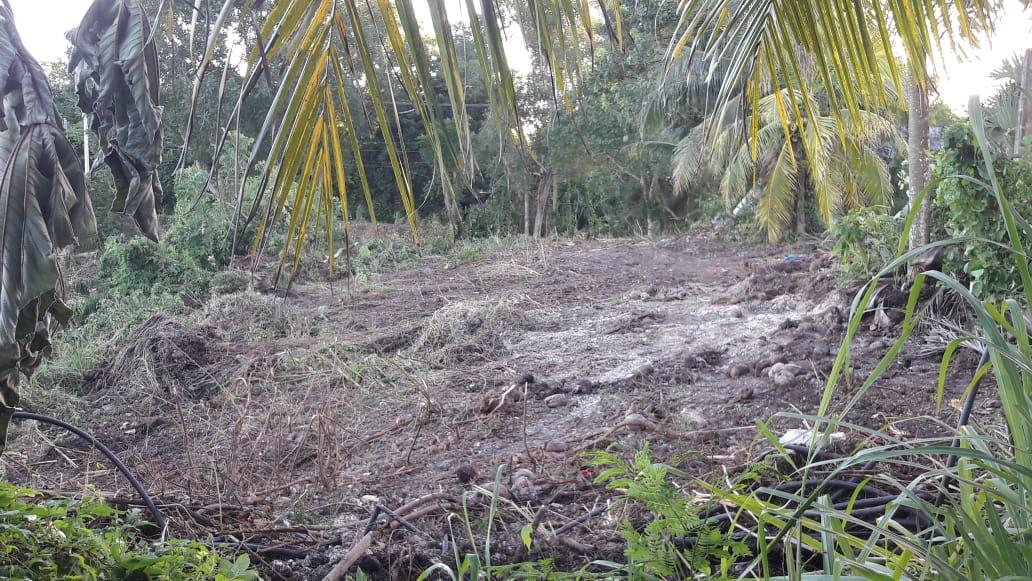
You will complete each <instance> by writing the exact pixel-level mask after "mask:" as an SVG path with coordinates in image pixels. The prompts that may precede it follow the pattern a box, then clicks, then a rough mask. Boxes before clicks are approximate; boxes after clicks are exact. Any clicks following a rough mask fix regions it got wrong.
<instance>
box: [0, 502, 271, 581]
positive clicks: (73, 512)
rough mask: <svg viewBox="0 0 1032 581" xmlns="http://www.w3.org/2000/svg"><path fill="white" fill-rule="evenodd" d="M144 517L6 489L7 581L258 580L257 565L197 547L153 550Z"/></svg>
mask: <svg viewBox="0 0 1032 581" xmlns="http://www.w3.org/2000/svg"><path fill="white" fill-rule="evenodd" d="M142 524H143V521H142V520H141V519H140V516H139V514H137V513H123V512H119V511H117V510H115V509H114V508H112V507H110V506H108V505H106V504H104V503H103V502H101V501H100V500H97V499H95V498H85V499H83V500H66V499H48V498H46V497H44V496H43V495H41V494H40V493H38V492H36V491H34V490H29V489H24V488H16V487H15V486H13V485H11V484H9V483H6V482H0V577H2V578H5V579H10V578H13V579H127V580H134V581H147V580H150V579H177V580H183V581H187V580H194V579H196V580H208V579H215V580H217V581H246V580H252V579H258V574H257V573H256V572H254V571H252V570H251V569H250V561H249V559H248V558H247V557H246V556H241V557H239V558H238V559H236V560H235V561H231V560H229V559H227V558H225V557H222V556H220V555H219V554H218V553H216V552H215V551H213V550H211V549H210V548H209V547H207V546H205V545H203V544H201V543H198V542H192V541H179V540H174V539H173V540H169V541H166V542H163V543H161V544H158V545H151V544H150V543H148V542H147V541H146V540H145V539H143V538H142V537H141V536H140V535H139V532H138V527H139V526H140V525H142Z"/></svg>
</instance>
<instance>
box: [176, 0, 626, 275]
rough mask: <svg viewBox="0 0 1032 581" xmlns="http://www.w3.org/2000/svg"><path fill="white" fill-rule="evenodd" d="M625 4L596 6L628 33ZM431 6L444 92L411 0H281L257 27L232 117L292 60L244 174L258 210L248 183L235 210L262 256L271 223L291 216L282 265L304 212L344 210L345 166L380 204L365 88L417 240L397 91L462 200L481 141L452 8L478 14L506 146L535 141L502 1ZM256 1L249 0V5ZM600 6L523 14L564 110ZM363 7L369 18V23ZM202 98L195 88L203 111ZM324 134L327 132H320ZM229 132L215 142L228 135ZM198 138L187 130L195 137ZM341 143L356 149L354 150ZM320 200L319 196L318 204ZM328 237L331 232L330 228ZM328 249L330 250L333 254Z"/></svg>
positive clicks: (578, 3) (543, 2) (537, 5)
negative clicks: (272, 71)
mask: <svg viewBox="0 0 1032 581" xmlns="http://www.w3.org/2000/svg"><path fill="white" fill-rule="evenodd" d="M237 4H238V3H237V2H236V1H235V0H226V2H225V4H224V5H223V9H222V10H221V11H220V16H219V18H218V19H217V20H216V22H215V23H214V26H213V28H212V31H211V35H210V37H209V40H208V44H207V46H209V47H211V46H212V45H213V43H214V42H217V39H219V38H221V37H220V36H219V35H221V34H223V28H224V27H225V25H226V22H228V18H226V19H224V18H223V15H228V14H230V13H231V12H232V9H233V7H235V6H236V5H237ZM619 4H620V3H619V1H618V0H599V2H598V7H600V8H601V10H602V13H603V14H604V15H605V16H606V17H607V18H608V19H609V22H610V23H611V24H612V25H613V26H614V35H619V34H620V33H621V32H622V30H621V29H622V23H621V20H620V18H619V14H618V13H619ZM428 7H429V14H430V16H431V22H430V25H431V27H432V33H433V37H434V40H435V41H436V48H437V56H438V57H439V61H438V62H439V63H440V73H441V75H442V77H443V80H444V83H443V84H444V95H443V96H442V95H438V94H437V92H436V90H435V88H434V76H433V72H432V71H431V67H430V62H431V58H430V56H431V51H432V50H433V49H432V48H431V47H429V46H427V43H426V42H425V41H424V30H423V29H422V28H421V27H420V23H419V22H417V19H416V12H415V9H414V6H413V2H412V0H396V1H394V0H369V2H363V0H340V1H335V0H316V1H311V0H282V1H277V2H275V3H271V4H270V5H269V6H268V14H267V15H266V19H265V24H264V25H263V26H262V28H261V30H259V34H258V37H259V38H261V39H267V41H266V42H265V43H264V44H260V45H259V46H255V47H253V48H252V49H251V52H250V55H249V57H248V63H249V67H250V69H249V71H248V73H247V75H245V78H247V79H248V82H245V83H244V91H242V93H241V98H240V99H239V100H238V105H237V107H236V108H235V109H234V111H233V113H232V114H231V118H230V120H229V123H227V125H228V124H230V123H231V122H232V118H233V117H238V116H239V115H240V112H241V110H242V108H243V106H242V104H243V103H244V102H245V101H246V96H247V95H246V92H247V91H249V90H250V88H252V87H253V83H252V82H251V81H252V80H253V79H255V78H256V76H257V71H258V70H260V68H261V67H262V66H264V63H266V62H269V61H271V60H278V61H280V62H283V63H284V72H283V75H282V80H281V83H280V86H279V89H278V92H277V94H276V95H275V96H274V98H273V102H272V106H271V108H270V109H269V111H268V114H267V115H266V118H265V120H264V122H263V125H262V128H261V130H260V131H259V134H258V138H257V139H256V143H255V147H254V151H253V153H252V157H251V158H250V159H249V160H248V163H247V164H246V166H245V172H244V174H245V175H244V177H247V176H251V175H255V174H256V175H258V176H259V187H258V191H257V195H256V197H255V199H254V200H253V202H252V203H251V205H250V208H244V207H243V204H244V199H243V198H244V195H243V189H242V188H241V190H240V191H238V195H237V205H238V212H237V213H238V214H239V215H241V216H242V220H243V221H245V222H249V221H251V220H255V219H257V220H258V221H259V227H258V238H257V239H256V243H255V245H254V250H255V253H256V256H255V257H256V258H257V256H258V255H259V254H260V253H261V251H262V250H263V249H264V246H265V244H264V240H266V239H267V236H268V234H269V232H270V231H271V228H272V227H273V226H274V225H275V224H279V223H283V222H285V223H286V224H287V228H288V230H289V232H288V234H289V237H290V239H291V241H290V243H288V245H287V247H286V248H285V249H284V252H283V254H282V255H281V257H280V265H281V268H282V266H283V265H284V264H285V263H286V261H287V259H288V258H290V257H291V256H290V255H289V253H293V254H292V257H293V258H294V260H295V263H296V260H297V258H298V257H299V252H300V248H301V245H302V244H303V243H304V239H305V237H306V236H307V235H308V234H309V233H310V232H311V231H312V230H311V228H310V227H309V226H308V224H309V223H310V222H312V221H313V220H316V219H315V218H309V217H308V215H307V213H309V212H310V213H312V214H315V213H318V212H323V211H325V210H326V208H328V207H331V206H329V205H328V204H327V201H328V200H333V199H334V198H337V199H339V200H340V202H339V204H340V206H341V207H346V205H347V193H346V191H345V190H344V186H345V183H346V176H345V175H344V172H345V171H346V170H347V167H348V165H349V164H348V163H347V162H348V160H351V165H353V166H354V167H355V170H354V171H356V172H357V173H358V174H359V177H360V183H361V184H362V188H363V190H364V193H365V194H366V201H367V204H370V206H371V196H370V193H369V188H368V185H367V181H366V178H365V176H364V170H363V167H362V161H361V154H360V151H359V148H358V144H357V141H356V135H357V132H356V131H355V126H354V118H355V115H353V114H352V109H353V108H354V107H355V106H354V105H353V104H351V103H349V95H352V94H356V95H362V96H363V97H365V98H367V99H368V100H369V102H370V103H371V105H372V111H373V115H372V119H371V121H372V124H373V125H375V126H376V127H377V128H378V129H379V131H380V137H381V138H382V139H383V142H384V144H385V149H386V152H387V155H388V158H389V160H390V166H391V169H392V171H393V174H394V178H395V179H394V181H395V185H396V186H397V189H398V191H399V195H400V197H401V200H402V206H403V208H404V211H405V214H406V219H407V221H408V222H409V225H410V227H411V230H412V233H413V236H414V238H416V239H417V240H418V236H419V235H418V228H417V216H416V205H415V200H414V193H413V192H412V191H411V179H410V176H411V170H410V168H409V162H408V156H407V152H406V151H405V148H404V141H403V140H402V139H401V136H400V135H399V134H398V130H397V128H396V126H397V125H398V116H399V114H398V111H397V110H396V109H395V104H396V102H397V98H396V94H395V91H396V90H397V91H399V92H403V93H404V95H405V97H406V98H407V100H408V101H409V102H411V103H412V104H413V105H414V108H415V110H416V112H417V113H418V115H419V118H420V120H421V122H422V125H423V129H424V133H425V134H426V136H427V139H428V141H429V143H430V146H431V148H432V150H433V153H434V157H435V164H436V166H437V167H436V175H437V176H438V179H439V180H440V183H441V184H442V190H443V193H444V196H445V201H446V203H448V202H449V201H454V198H455V197H456V195H457V192H458V190H459V189H461V188H463V187H468V184H469V183H471V181H472V177H471V176H472V171H473V167H472V166H473V163H472V138H471V132H470V122H469V116H468V114H467V113H466V112H465V95H464V90H465V89H464V87H465V84H466V83H465V79H463V71H461V70H460V68H459V65H458V57H457V53H456V49H455V38H454V36H453V34H452V25H451V18H450V16H451V12H452V11H454V10H457V9H460V7H461V8H464V10H465V12H466V15H467V16H468V19H469V23H470V31H471V34H472V36H473V45H474V48H475V50H476V53H477V60H478V62H479V64H480V68H481V71H480V74H481V75H482V77H483V79H484V80H485V82H486V84H487V86H488V99H489V100H490V105H491V114H492V119H493V120H494V122H495V124H496V126H497V129H498V131H497V133H498V135H499V139H500V140H501V143H500V145H502V144H504V143H505V142H506V141H508V139H509V137H510V136H511V137H512V138H513V141H515V142H516V143H517V144H520V145H522V146H523V147H528V145H529V142H528V140H527V138H526V136H525V135H524V127H523V122H522V120H521V119H520V108H519V106H518V105H519V104H518V103H517V97H516V91H515V85H514V79H513V76H512V71H511V67H510V66H509V64H508V58H507V55H506V50H505V43H506V39H505V37H504V34H503V32H502V22H501V15H500V14H499V12H498V7H497V6H496V4H495V2H494V1H493V0H480V2H479V3H476V2H475V0H464V2H463V3H454V2H445V1H444V0H430V1H429V4H428ZM250 8H251V7H250V6H249V5H245V6H244V8H243V11H245V12H246V11H247V10H248V9H250ZM592 9H593V8H590V7H589V4H588V2H587V0H532V1H531V2H528V4H527V6H526V10H521V11H520V14H521V15H522V16H525V17H526V19H525V21H524V22H523V24H525V26H524V28H523V32H524V35H525V36H528V37H533V38H536V40H537V42H536V45H537V49H538V50H539V51H540V59H541V62H544V63H546V64H547V65H548V66H549V69H550V72H551V76H552V79H553V81H554V94H555V99H556V103H557V104H558V103H559V102H560V101H562V102H564V103H566V104H567V106H569V105H571V104H572V102H571V100H570V96H571V94H572V92H573V91H574V90H575V89H576V84H575V82H574V79H575V78H576V77H577V74H578V67H579V61H580V52H579V51H580V50H581V49H580V40H581V39H582V38H584V37H585V36H586V37H587V39H588V41H589V43H591V44H592V45H593V43H594V37H593V30H592V26H593V24H592V20H591V15H590V13H589V10H592ZM365 14H368V15H369V16H370V17H371V18H370V19H368V20H367V19H365V18H364V16H365ZM373 27H375V28H376V30H377V32H376V36H377V38H375V39H373V38H370V37H369V36H370V33H368V32H367V30H368V29H370V28H373ZM374 40H375V41H379V42H380V43H381V45H382V48H383V49H384V50H383V51H382V52H383V54H382V55H378V54H376V53H375V52H374V50H373V46H374ZM384 59H388V60H386V61H385V60H384ZM209 60H210V55H208V54H206V55H205V58H204V59H203V60H202V62H201V67H200V69H199V71H198V74H197V76H196V78H195V87H199V86H200V83H201V81H202V79H203V77H204V74H205V71H206V69H207V62H208V61H209ZM345 63H346V66H345ZM354 63H357V65H355V64H354ZM198 94H199V91H197V90H195V98H194V106H195V107H196V99H197V95H198ZM442 100H446V101H447V102H448V104H449V105H450V110H451V114H450V115H446V114H445V112H444V111H443V110H442V108H441V105H440V103H441V101H442ZM557 106H558V105H557ZM446 121H449V122H446ZM451 121H454V122H451ZM317 130H318V131H320V132H321V135H323V136H324V137H325V139H319V140H315V139H312V136H313V135H314V134H315V132H316V131H317ZM226 133H227V132H224V133H223V136H222V138H220V139H219V140H218V143H220V144H221V143H222V142H223V141H224V139H225V135H226ZM341 134H343V136H344V139H342V138H341ZM189 138H190V131H189V128H188V131H187V141H189ZM342 144H349V145H350V146H351V147H350V151H346V150H345V149H344V148H343V147H342ZM500 149H501V148H500ZM266 151H268V156H267V163H265V164H264V166H262V167H261V169H260V170H258V169H257V168H258V167H259V164H258V161H259V155H265V153H264V152H266ZM259 152H261V153H259ZM301 185H304V186H305V187H304V188H302V187H300V186H301ZM315 200H322V201H321V202H320V203H315ZM370 213H372V208H371V207H370ZM345 221H346V217H345ZM314 223H318V224H321V225H322V227H326V228H329V227H330V225H332V223H331V222H328V221H327V220H325V218H322V219H318V220H316V221H315V222H314ZM242 226H243V224H237V225H236V226H235V232H236V233H239V232H240V231H242ZM346 227H347V224H346V223H345V228H346ZM329 238H332V236H331V235H330V232H329V231H327V239H329ZM330 254H331V256H332V252H331V253H330ZM331 268H332V265H331Z"/></svg>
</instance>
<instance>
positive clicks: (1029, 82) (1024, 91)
mask: <svg viewBox="0 0 1032 581" xmlns="http://www.w3.org/2000/svg"><path fill="white" fill-rule="evenodd" d="M1020 86H1021V94H1020V95H1019V96H1018V126H1017V128H1015V131H1014V154H1015V155H1018V154H1020V153H1021V148H1022V145H1023V144H1024V139H1025V137H1026V136H1028V135H1032V103H1029V92H1030V91H1032V48H1030V49H1028V50H1026V51H1025V56H1024V58H1023V59H1022V61H1021V85H1020Z"/></svg>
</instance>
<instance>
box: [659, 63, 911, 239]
mask: <svg viewBox="0 0 1032 581" xmlns="http://www.w3.org/2000/svg"><path fill="white" fill-rule="evenodd" d="M809 85H810V87H811V91H809V92H808V93H807V94H806V95H799V94H796V95H790V94H789V89H781V90H780V91H778V92H776V93H772V94H769V95H766V96H764V97H762V98H761V99H760V101H759V107H758V112H753V113H750V114H749V115H747V116H745V117H741V116H738V115H733V114H731V115H729V114H725V115H723V116H721V117H720V118H717V119H710V120H708V122H707V123H708V125H707V124H702V125H700V126H699V127H698V128H696V129H695V130H693V131H691V132H690V133H689V134H688V135H687V136H686V137H685V138H684V139H682V140H681V142H680V143H679V144H678V146H677V148H676V149H675V151H674V155H673V160H672V167H673V174H674V182H675V185H676V186H678V187H686V186H687V185H688V184H689V183H691V182H692V181H693V180H694V179H695V178H696V176H697V174H698V172H699V171H700V170H703V169H705V170H706V171H709V172H712V173H713V174H714V175H718V176H720V178H721V179H720V193H721V195H722V196H723V198H724V201H725V203H726V204H727V206H728V208H729V209H731V208H736V209H737V208H741V207H744V206H746V205H752V204H755V209H756V219H757V222H758V224H759V226H760V228H762V229H763V230H764V231H766V233H767V235H768V237H769V239H770V240H771V241H778V240H780V239H782V238H783V237H784V235H785V234H786V232H787V231H788V230H789V228H790V227H791V225H792V223H793V221H794V223H795V231H796V233H797V234H803V233H805V232H806V220H807V214H808V211H807V209H808V205H809V202H810V199H811V198H812V200H813V203H814V206H815V207H816V209H817V216H818V217H819V219H820V220H821V222H822V223H823V224H824V225H825V226H830V225H831V224H832V221H833V220H834V218H835V216H837V215H839V214H840V213H842V212H843V211H844V210H848V209H852V208H857V207H861V206H865V205H869V204H883V203H886V201H887V200H888V198H889V196H890V195H891V192H892V182H891V179H890V176H889V168H888V164H887V163H886V161H885V159H883V158H882V157H881V155H879V150H881V149H883V148H884V147H885V146H886V145H890V146H892V147H894V148H896V149H897V150H898V149H900V148H902V147H903V140H902V137H901V136H900V135H899V132H898V131H897V130H896V128H895V126H894V125H893V123H892V121H891V120H890V119H888V118H886V117H884V116H882V115H879V114H878V113H875V112H871V111H860V114H859V115H858V116H857V117H855V118H854V117H853V116H850V115H846V114H844V112H839V114H838V115H835V114H833V112H832V111H831V110H829V106H828V105H829V103H830V100H829V98H828V96H827V90H825V89H823V88H821V87H820V82H819V81H818V80H817V79H811V82H810V83H809ZM791 99H796V100H800V101H802V100H807V101H806V106H807V107H808V108H810V109H812V110H814V111H815V112H816V117H815V120H814V121H811V120H810V119H809V118H807V119H806V120H804V122H803V123H802V124H801V125H792V126H790V128H789V131H788V132H786V131H785V130H784V125H783V123H784V119H783V117H782V114H781V113H780V112H779V110H780V109H779V108H780V106H781V104H783V103H785V102H787V101H789V100H791ZM740 104H741V103H740V98H736V99H734V100H732V102H731V109H736V108H737V107H738V106H740ZM754 116H755V117H756V119H755V121H754ZM749 127H756V134H755V138H754V139H753V140H752V141H748V140H745V139H743V136H744V135H745V134H746V133H747V131H748V130H749V129H748V128H749ZM707 128H708V129H709V130H710V131H711V132H712V135H713V139H712V142H711V143H710V144H709V147H706V144H704V143H702V139H703V138H704V137H705V130H706V129H707ZM703 151H707V152H708V155H705V156H703V155H702V152H703ZM754 152H755V153H754ZM703 159H705V161H703ZM703 166H705V167H703Z"/></svg>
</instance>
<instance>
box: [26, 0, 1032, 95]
mask: <svg viewBox="0 0 1032 581" xmlns="http://www.w3.org/2000/svg"><path fill="white" fill-rule="evenodd" d="M9 1H10V3H11V9H12V10H13V11H14V18H15V23H16V24H17V26H18V30H19V32H20V33H21V37H22V41H23V42H24V43H25V46H26V47H27V48H28V49H29V51H30V52H31V53H32V54H33V56H35V57H36V59H37V60H39V61H40V62H49V61H56V60H64V59H65V56H66V53H67V50H68V42H67V40H66V39H65V36H64V35H65V32H67V31H68V30H71V29H72V28H75V26H77V25H78V24H79V21H80V20H82V17H83V15H85V14H86V10H87V8H89V5H90V1H91V0H9ZM455 4H456V6H457V7H458V8H459V9H458V10H455V11H453V12H451V13H450V14H449V16H450V17H451V19H452V20H453V21H454V22H455V23H459V22H466V21H468V18H467V15H466V14H465V11H464V9H463V8H464V4H463V3H460V2H456V3H455ZM414 5H415V6H416V11H417V16H418V18H419V20H420V22H422V23H423V24H424V26H425V27H426V29H427V34H428V35H432V34H433V33H432V29H431V26H430V13H429V10H428V9H427V8H426V5H425V4H423V3H422V2H415V3H414ZM449 7H451V5H450V4H449ZM508 24H509V27H510V29H509V30H508V31H507V32H508V33H509V37H508V42H507V43H506V44H507V46H506V48H507V53H508V56H509V64H510V66H511V67H512V68H513V69H514V70H515V71H516V72H519V73H526V72H529V71H530V69H531V66H532V64H531V59H530V55H529V54H528V53H527V50H526V47H525V45H524V42H523V37H522V33H521V31H520V30H519V27H518V26H517V25H515V23H508ZM1030 46H1032V12H1030V11H1028V10H1025V9H1024V8H1023V7H1022V3H1021V0H1005V2H1004V10H1003V13H1002V14H1001V15H1000V18H999V20H998V22H997V30H996V34H995V35H994V37H993V42H992V43H991V44H990V43H983V46H981V47H980V48H977V49H972V50H969V51H968V55H967V58H966V59H959V58H957V57H955V56H952V55H949V56H947V57H946V65H945V67H942V65H941V63H937V66H938V67H939V69H940V70H939V72H940V79H939V83H938V87H939V95H940V97H941V99H942V101H943V102H944V103H946V104H947V105H949V106H950V108H952V109H953V110H954V111H956V112H958V113H964V112H965V111H966V109H967V101H968V96H969V95H971V94H972V93H978V94H980V95H981V96H982V97H983V98H985V97H988V96H990V95H991V94H992V93H993V92H994V91H995V90H996V87H997V86H998V85H999V82H998V81H994V80H993V79H992V78H991V73H992V71H993V70H994V69H996V68H997V67H998V66H999V65H1000V63H1001V62H1003V60H1005V59H1007V58H1008V57H1010V56H1011V55H1013V54H1015V53H1017V52H1019V51H1024V50H1025V49H1026V48H1028V47H1030ZM943 68H944V69H945V70H943Z"/></svg>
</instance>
